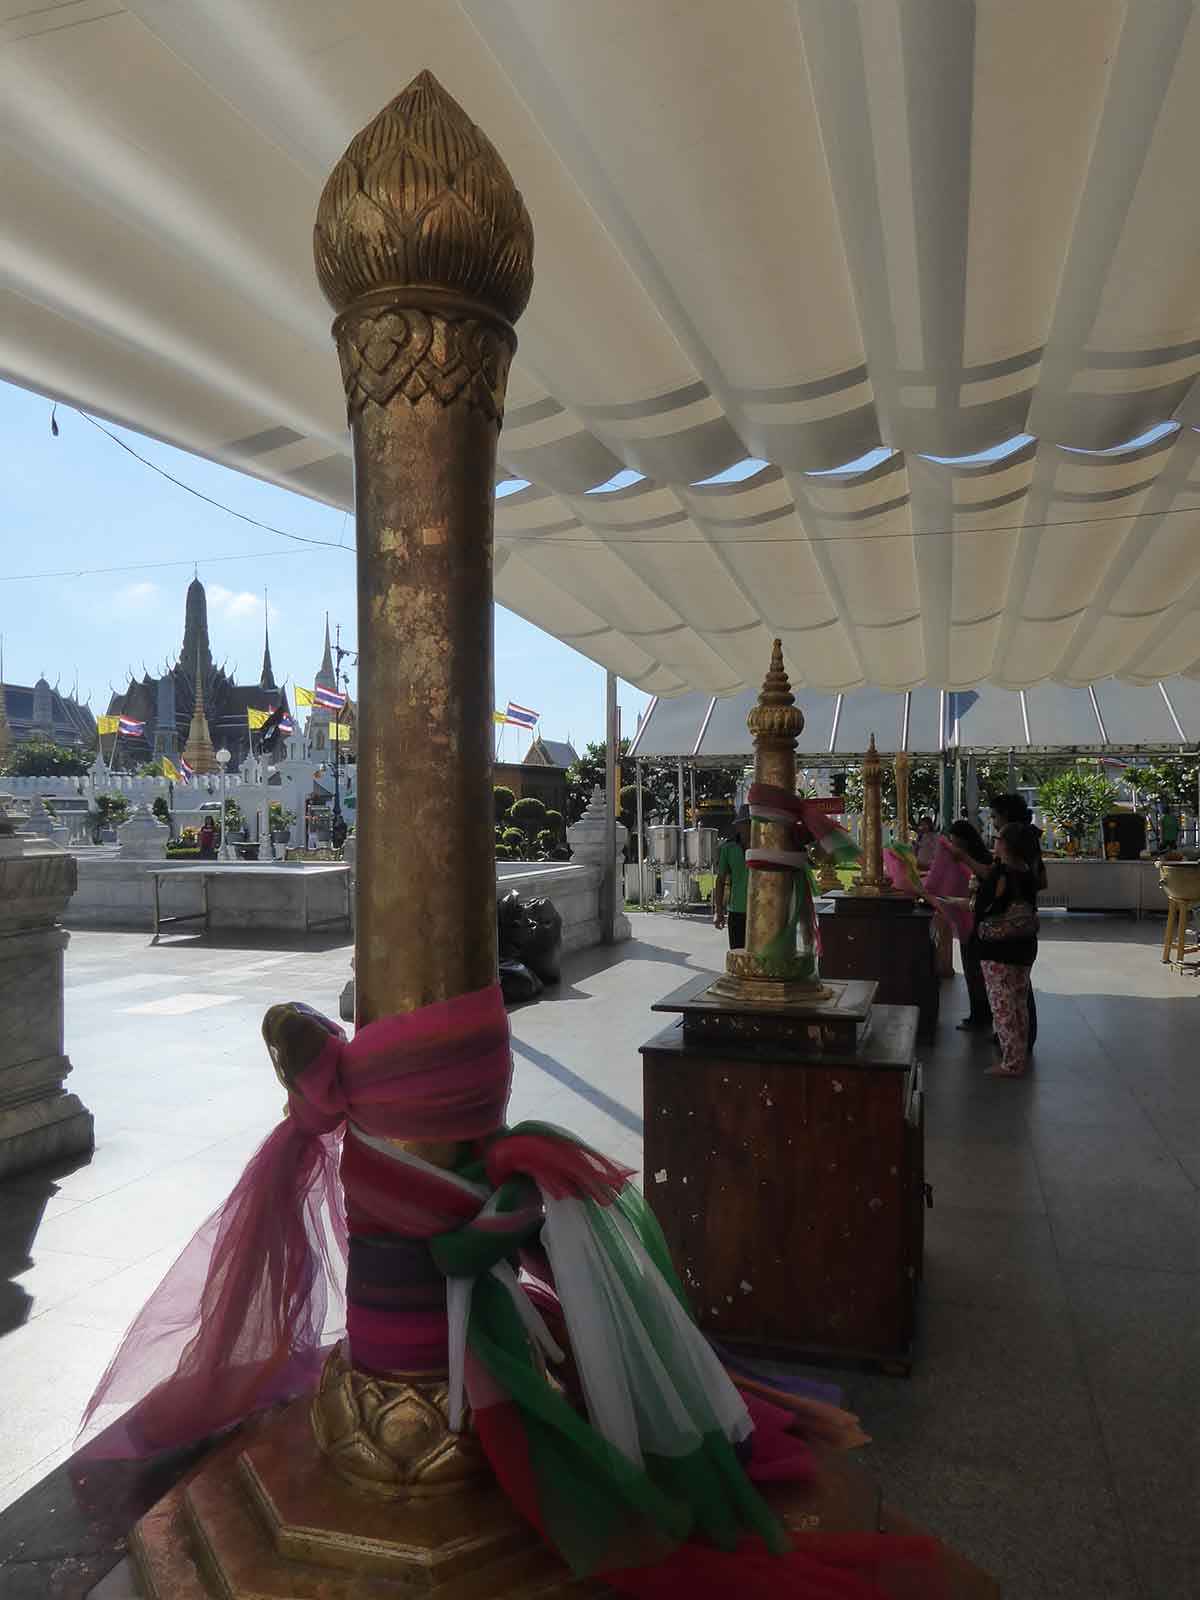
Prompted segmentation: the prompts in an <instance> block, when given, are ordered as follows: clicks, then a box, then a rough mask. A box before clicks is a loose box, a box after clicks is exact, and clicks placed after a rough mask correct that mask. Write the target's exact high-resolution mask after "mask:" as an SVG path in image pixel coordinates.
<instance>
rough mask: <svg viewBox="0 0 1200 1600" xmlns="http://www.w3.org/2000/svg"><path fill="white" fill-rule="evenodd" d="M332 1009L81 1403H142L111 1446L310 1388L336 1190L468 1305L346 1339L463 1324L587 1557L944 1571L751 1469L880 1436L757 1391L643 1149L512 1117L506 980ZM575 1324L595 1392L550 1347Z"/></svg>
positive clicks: (504, 1427)
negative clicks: (772, 1498) (434, 1153)
mask: <svg viewBox="0 0 1200 1600" xmlns="http://www.w3.org/2000/svg"><path fill="white" fill-rule="evenodd" d="M289 1009H294V1008H289ZM314 1015H315V1014H312V1013H309V1017H310V1019H311V1018H312V1017H313V1016H314ZM317 1020H318V1021H319V1023H320V1026H321V1027H322V1028H323V1029H324V1030H325V1033H326V1035H327V1037H326V1040H325V1042H324V1044H323V1045H322V1047H321V1048H320V1049H319V1051H318V1052H317V1053H316V1055H315V1056H314V1057H313V1059H311V1060H310V1061H309V1062H308V1063H307V1064H306V1065H304V1066H303V1067H302V1069H301V1070H299V1071H298V1072H297V1073H296V1075H295V1076H294V1078H291V1079H290V1080H289V1093H288V1105H289V1113H290V1114H289V1115H288V1116H287V1117H286V1118H285V1120H284V1121H283V1122H282V1123H281V1124H280V1125H279V1127H277V1128H276V1129H275V1130H274V1132H273V1133H271V1134H270V1135H269V1137H268V1138H267V1139H266V1141H265V1142H264V1143H263V1145H262V1146H261V1147H260V1149H259V1150H258V1152H257V1153H256V1154H255V1155H254V1156H253V1157H252V1159H251V1161H250V1163H249V1165H248V1166H247V1168H246V1171H245V1173H244V1174H243V1176H242V1178H241V1179H240V1181H239V1182H238V1184H237V1186H236V1187H235V1189H234V1191H233V1193H232V1195H231V1196H230V1198H229V1200H228V1201H227V1202H226V1203H225V1205H224V1206H222V1207H221V1208H220V1210H219V1211H217V1212H216V1213H215V1214H214V1216H213V1217H211V1218H210V1219H209V1221H208V1222H207V1223H206V1224H205V1225H204V1227H203V1228H201V1230H200V1231H199V1233H198V1234H197V1236H196V1238H195V1239H194V1240H193V1241H192V1243H191V1244H190V1245H189V1246H188V1247H187V1249H186V1250H185V1251H184V1253H183V1255H182V1256H181V1257H180V1259H179V1261H178V1262H177V1263H176V1264H175V1266H174V1267H173V1268H172V1269H171V1271H170V1272H169V1273H168V1274H167V1276H166V1278H165V1279H164V1280H163V1283H162V1284H161V1286H160V1287H159V1289H158V1290H157V1291H156V1292H155V1294H154V1295H153V1296H152V1297H151V1299H150V1301H149V1302H148V1304H147V1305H146V1307H145V1308H144V1309H143V1311H142V1312H141V1314H140V1315H139V1317H138V1318H137V1320H136V1321H135V1323H134V1324H133V1326H132V1328H131V1329H130V1331H129V1333H128V1335H127V1336H126V1339H125V1341H124V1343H123V1344H122V1346H121V1348H120V1350H119V1351H118V1353H117V1355H116V1357H115V1358H114V1360H113V1362H112V1364H111V1365H110V1367H109V1369H108V1371H107V1372H106V1374H105V1376H104V1378H103V1379H102V1380H101V1383H100V1386H99V1388H98V1389H97V1391H96V1393H95V1395H94V1396H93V1397H92V1400H91V1403H90V1405H89V1407H88V1413H87V1417H88V1418H91V1417H92V1416H94V1415H95V1414H96V1413H97V1412H98V1410H99V1408H101V1407H103V1406H108V1405H115V1404H119V1403H122V1402H125V1403H128V1402H130V1401H134V1402H135V1403H134V1404H133V1406H132V1408H131V1409H130V1410H129V1411H128V1412H127V1413H126V1414H125V1416H124V1417H122V1418H121V1420H120V1422H119V1423H118V1424H117V1425H116V1426H115V1427H114V1428H110V1429H109V1430H108V1432H107V1433H106V1435H105V1436H104V1437H103V1441H102V1443H101V1444H100V1446H99V1447H98V1448H97V1447H96V1445H93V1446H92V1447H90V1448H91V1449H92V1450H93V1453H95V1454H107V1455H114V1454H116V1455H145V1454H149V1453H152V1452H153V1451H155V1450H159V1449H163V1448H166V1447H168V1446H171V1445H178V1444H182V1443H185V1442H188V1441H189V1440H193V1439H198V1438H201V1437H204V1436H206V1435H208V1434H211V1433H212V1432H214V1431H216V1430H218V1429H220V1428H222V1427H226V1426H228V1425H230V1424H232V1423H234V1422H237V1421H239V1420H241V1419H242V1418H244V1417H246V1416H248V1415H249V1414H251V1413H252V1412H253V1411H255V1410H258V1409H261V1408H262V1407H264V1406H266V1405H269V1404H271V1403H273V1402H274V1401H277V1400H281V1399H287V1398H291V1397H293V1396H295V1395H296V1394H299V1393H301V1392H303V1391H304V1390H305V1389H306V1388H308V1387H310V1386H311V1384H312V1383H313V1382H314V1380H315V1378H316V1376H317V1372H318V1369H319V1366H320V1363H321V1360H322V1358H323V1357H324V1355H325V1354H326V1353H327V1351H328V1349H329V1348H331V1343H330V1341H329V1339H328V1337H327V1335H326V1330H325V1324H326V1314H327V1311H328V1309H329V1307H330V1305H331V1303H332V1301H333V1298H334V1297H335V1296H337V1295H338V1294H340V1282H341V1273H340V1270H339V1268H340V1265H341V1263H342V1262H344V1259H345V1256H346V1252H347V1228H346V1221H345V1212H344V1210H343V1204H344V1206H345V1208H346V1210H348V1212H349V1222H350V1233H351V1234H352V1235H353V1237H354V1238H356V1239H357V1238H360V1237H364V1238H367V1239H369V1238H370V1237H371V1235H372V1234H376V1235H379V1236H380V1237H386V1238H390V1239H393V1240H401V1241H403V1240H406V1239H407V1240H423V1241H427V1244H428V1249H429V1251H430V1252H431V1253H432V1257H433V1260H434V1262H435V1263H436V1264H437V1267H438V1268H439V1270H440V1271H441V1272H442V1273H443V1274H444V1275H445V1279H446V1285H447V1302H448V1307H449V1315H448V1319H447V1317H446V1315H445V1314H444V1313H443V1314H442V1315H441V1321H440V1323H439V1322H438V1319H437V1318H436V1317H432V1318H431V1316H430V1315H429V1313H427V1312H426V1313H422V1314H421V1315H420V1316H417V1317H415V1318H414V1319H412V1323H411V1326H409V1325H408V1324H406V1322H405V1318H404V1316H403V1315H401V1316H400V1317H399V1318H398V1319H397V1318H393V1320H392V1321H391V1322H389V1321H388V1318H387V1317H386V1316H383V1317H382V1318H380V1317H377V1316H376V1314H375V1313H374V1312H373V1311H372V1309H371V1308H370V1307H369V1306H366V1307H364V1308H362V1322H361V1326H360V1328H359V1329H358V1331H357V1332H356V1329H355V1323H354V1316H353V1314H352V1315H351V1318H350V1340H351V1354H352V1358H353V1359H354V1360H355V1361H356V1362H359V1361H360V1360H361V1353H360V1352H361V1349H364V1348H365V1349H368V1350H370V1349H371V1347H372V1340H373V1339H374V1340H377V1341H378V1342H379V1347H380V1349H381V1350H382V1349H385V1348H386V1349H388V1350H389V1351H391V1352H393V1360H392V1361H390V1362H389V1364H388V1369H387V1370H398V1369H399V1368H400V1362H398V1361H396V1360H395V1359H394V1351H395V1344H394V1339H395V1336H396V1328H397V1327H400V1328H401V1330H402V1336H407V1337H411V1339H412V1340H413V1341H414V1345H415V1346H419V1347H421V1348H422V1349H424V1350H426V1352H427V1354H428V1355H429V1356H430V1357H434V1358H436V1356H437V1354H438V1349H439V1337H440V1340H441V1344H440V1353H441V1359H442V1366H443V1370H445V1358H446V1353H447V1340H448V1356H449V1367H450V1372H451V1389H452V1394H453V1397H454V1399H453V1404H454V1408H455V1412H456V1420H461V1414H462V1411H463V1407H464V1404H465V1403H469V1404H470V1407H471V1411H472V1420H473V1425H474V1427H475V1428H476V1430H477V1432H478V1434H479V1437H480V1440H481V1442H482V1444H483V1446H484V1449H485V1450H486V1452H487V1454H488V1456H489V1459H490V1461H491V1464H492V1467H493V1469H494V1471H495V1473H496V1476H497V1478H498V1479H499V1481H500V1483H501V1485H502V1486H503V1487H504V1489H505V1490H506V1492H507V1493H508V1495H509V1496H510V1498H511V1499H512V1501H513V1503H514V1505H515V1506H516V1507H517V1508H518V1509H519V1510H520V1511H521V1512H522V1513H523V1514H524V1515H525V1516H526V1517H527V1518H528V1519H529V1520H530V1521H531V1522H532V1523H533V1524H534V1526H536V1527H537V1528H538V1529H539V1531H541V1532H542V1533H543V1535H544V1536H545V1537H546V1538H547V1539H548V1540H549V1541H550V1543H552V1544H553V1545H554V1546H555V1547H556V1548H557V1549H558V1550H559V1551H560V1553H561V1554H562V1555H563V1556H564V1558H565V1559H566V1560H567V1561H568V1563H569V1564H570V1565H571V1567H572V1569H573V1570H574V1571H575V1572H576V1573H577V1574H579V1575H586V1574H591V1573H596V1572H602V1573H603V1574H604V1576H605V1579H606V1581H607V1582H608V1583H610V1584H611V1585H612V1586H613V1587H615V1588H617V1589H618V1590H620V1591H621V1592H624V1593H628V1594H632V1595H635V1596H646V1597H649V1596H668V1595H672V1596H673V1595H680V1596H682V1595H684V1594H686V1595H687V1596H688V1597H689V1600H697V1597H698V1596H703V1595H706V1594H712V1595H716V1594H718V1593H720V1594H722V1595H728V1594H730V1593H732V1592H735V1591H736V1590H739V1589H740V1590H741V1591H742V1593H743V1594H744V1595H747V1596H751V1597H754V1596H762V1597H764V1600H765V1597H766V1596H768V1595H770V1596H775V1595H779V1594H783V1595H788V1594H795V1595H801V1596H806V1597H810V1600H823V1597H825V1596H834V1595H837V1596H839V1597H843V1600H879V1597H882V1596H884V1595H886V1594H893V1593H895V1592H896V1591H895V1590H894V1589H893V1588H892V1587H891V1578H892V1577H897V1576H900V1575H905V1574H907V1576H908V1577H909V1578H911V1576H912V1569H913V1568H914V1567H915V1568H916V1569H918V1570H919V1571H920V1572H921V1573H922V1575H923V1576H922V1579H921V1582H922V1584H923V1587H922V1588H921V1590H920V1592H921V1593H922V1594H923V1595H928V1594H929V1593H930V1592H931V1590H930V1588H929V1586H928V1582H927V1581H926V1580H927V1579H932V1580H933V1581H934V1582H936V1581H937V1579H938V1574H939V1573H940V1567H939V1564H938V1560H937V1556H936V1548H937V1547H936V1545H935V1544H934V1542H933V1541H930V1540H922V1539H917V1540H909V1539H901V1538H896V1537H890V1536H877V1535H865V1536H861V1537H859V1538H858V1539H857V1541H856V1540H855V1539H851V1540H850V1542H847V1541H846V1540H845V1539H838V1540H834V1541H833V1542H832V1544H830V1543H828V1542H826V1543H821V1542H820V1541H814V1540H812V1539H811V1538H805V1539H804V1540H803V1541H802V1542H801V1546H800V1547H799V1548H792V1546H791V1543H790V1541H789V1539H788V1537H787V1535H786V1533H785V1532H784V1530H783V1529H782V1527H781V1526H780V1525H779V1523H778V1522H777V1521H776V1519H775V1517H774V1516H773V1515H772V1513H771V1511H770V1510H769V1508H768V1507H767V1505H766V1504H765V1502H764V1501H763V1500H762V1499H761V1498H760V1497H759V1495H758V1493H757V1492H756V1490H755V1489H754V1487H753V1484H752V1482H751V1479H752V1478H753V1477H758V1478H764V1477H793V1478H794V1477H797V1476H799V1477H803V1476H805V1475H806V1474H809V1473H811V1471H812V1459H811V1457H810V1455H809V1454H808V1452H807V1451H806V1450H805V1448H804V1446H803V1444H801V1443H800V1441H799V1440H798V1439H797V1438H796V1437H795V1436H794V1434H793V1433H792V1432H790V1429H791V1427H792V1425H793V1424H795V1423H796V1421H797V1418H798V1417H799V1418H801V1419H802V1420H804V1421H805V1422H806V1423H807V1424H808V1425H809V1427H810V1431H816V1432H818V1433H821V1432H822V1431H824V1433H825V1435H826V1436H827V1437H830V1436H831V1437H833V1438H834V1439H837V1440H839V1442H842V1443H847V1442H854V1440H855V1439H856V1438H858V1437H861V1435H857V1433H856V1425H855V1419H853V1418H850V1417H848V1416H847V1415H846V1414H845V1413H843V1412H839V1411H837V1410H836V1408H835V1407H832V1406H830V1405H829V1404H827V1403H823V1402H821V1401H819V1400H813V1399H812V1398H808V1397H805V1396H804V1395H803V1394H801V1395H800V1396H799V1397H790V1396H788V1395H786V1394H784V1393H782V1392H780V1391H779V1390H778V1389H770V1390H767V1391H765V1392H766V1393H767V1394H769V1398H770V1402H771V1403H764V1401H763V1400H762V1399H760V1398H757V1396H759V1395H762V1394H763V1393H764V1387H763V1385H762V1384H761V1383H754V1382H753V1381H751V1382H750V1383H749V1384H748V1385H747V1387H748V1388H749V1389H751V1390H752V1391H754V1394H753V1395H752V1396H748V1395H743V1394H742V1393H740V1392H739V1390H738V1389H737V1388H735V1386H734V1384H733V1383H732V1382H731V1380H730V1378H729V1376H728V1374H727V1373H726V1371H725V1369H724V1368H723V1366H722V1365H721V1362H720V1361H719V1359H718V1357H717V1355H716V1353H715V1352H714V1350H713V1349H712V1347H711V1346H710V1345H709V1344H708V1342H707V1341H706V1340H705V1339H704V1338H703V1336H702V1335H701V1334H700V1332H699V1330H698V1328H697V1327H696V1325H695V1323H694V1321H693V1320H692V1318H691V1315H690V1313H689V1311H688V1309H687V1306H686V1304H685V1301H684V1296H683V1292H682V1289H681V1287H680V1285H679V1283H678V1281H677V1279H676V1278H675V1275H674V1272H673V1269H672V1267H671V1263H670V1259H669V1255H668V1252H667V1249H666V1245H665V1242H664V1240H663V1238H662V1234H661V1232H660V1230H659V1229H658V1226H657V1224H656V1223H655V1222H654V1219H653V1217H652V1216H651V1215H650V1213H649V1211H648V1209H647V1207H646V1206H645V1203H644V1201H643V1200H642V1199H641V1196H640V1195H639V1194H638V1193H637V1191H636V1190H635V1189H633V1187H632V1186H631V1185H630V1183H629V1181H628V1180H629V1177H630V1173H629V1171H628V1170H627V1169H626V1168H623V1167H620V1166H618V1165H617V1164H616V1163H614V1162H612V1161H609V1160H608V1159H607V1158H606V1157H604V1156H602V1155H600V1154H599V1153H598V1152H596V1151H594V1150H591V1149H589V1148H588V1147H587V1146H586V1145H583V1144H582V1143H580V1142H579V1141H578V1140H575V1139H573V1138H572V1136H571V1135H570V1134H568V1133H565V1132H564V1131H563V1130H562V1129H558V1128H554V1127H552V1126H550V1125H548V1124H541V1123H525V1124H521V1125H519V1126H518V1127H516V1128H511V1129H510V1128H506V1127H504V1126H503V1113H504V1108H505V1105H506V1103H507V1098H508V1090H509V1082H510V1077H511V1070H512V1068H511V1054H510V1051H509V1041H508V1022H507V1017H506V1015H505V1012H504V1006H503V1000H502V998H501V995H500V990H499V988H498V987H492V988H489V989H486V990H482V991H480V992H479V993H477V994H473V995H466V996H463V997H461V998H460V999H457V1000H453V1001H449V1002H446V1003H443V1004H439V1005H436V1006H430V1007H426V1008H425V1009H423V1010H421V1011H417V1012H413V1013H410V1014H408V1015H405V1016H401V1017H390V1018H386V1019H384V1020H382V1021H380V1022H376V1023H372V1024H369V1025H368V1026H366V1027H364V1028H362V1029H360V1030H359V1032H358V1034H357V1035H356V1037H355V1039H354V1040H353V1041H352V1042H347V1041H346V1039H345V1036H344V1035H343V1033H342V1031H341V1029H339V1028H338V1027H337V1026H336V1025H335V1024H333V1023H330V1022H327V1021H326V1020H325V1019H324V1018H320V1019H317ZM343 1133H344V1138H345V1148H344V1153H343V1156H342V1173H341V1177H342V1181H343V1182H344V1185H345V1195H344V1200H343V1194H342V1190H341V1185H340V1184H339V1180H338V1173H337V1163H336V1158H337V1155H338V1152H339V1147H340V1144H341V1140H342V1136H343ZM399 1140H404V1141H413V1140H418V1141H419V1140H450V1141H461V1143H462V1146H463V1154H462V1159H461V1160H460V1161H459V1163H458V1165H457V1166H456V1167H455V1168H454V1169H453V1170H446V1169H443V1168H441V1167H437V1166H434V1165H432V1164H431V1163H429V1162H427V1161H425V1160H423V1159H421V1158H420V1157H419V1156H418V1155H416V1154H414V1153H413V1151H412V1150H411V1149H407V1148H404V1147H403V1146H402V1145H401V1144H400V1143H398V1142H397V1141H399ZM543 1312H544V1313H545V1315H544V1316H543V1314H542V1313H543ZM352 1313H353V1294H352ZM548 1321H552V1322H554V1323H555V1324H556V1328H557V1329H558V1330H561V1331H559V1332H557V1333H552V1332H551V1330H550V1328H549V1326H548ZM377 1322H378V1324H379V1325H378V1327H377V1326H376V1323H377ZM405 1327H408V1334H407V1335H404V1334H403V1329H404V1328H405ZM389 1340H391V1341H393V1342H392V1343H390V1344H389V1343H388V1341H389ZM566 1340H569V1343H570V1348H571V1353H572V1356H573V1359H574V1364H575V1369H576V1371H577V1373H578V1386H579V1393H578V1395H577V1396H575V1397H572V1396H570V1395H568V1394H565V1393H564V1392H563V1390H562V1389H561V1387H560V1386H557V1385H553V1384H551V1383H549V1382H548V1381H547V1379H546V1375H545V1370H544V1361H545V1358H546V1357H549V1358H550V1360H552V1361H555V1360H558V1359H560V1358H561V1356H562V1354H563V1349H562V1343H563V1342H564V1341H566ZM422 1341H424V1344H422ZM366 1365H367V1366H368V1367H369V1366H370V1363H369V1362H368V1363H366ZM85 1420H86V1419H85ZM697 1541H702V1542H697ZM714 1547H715V1548H714ZM768 1552H770V1555H769V1556H768ZM718 1580H719V1584H718ZM714 1585H718V1586H716V1587H714Z"/></svg>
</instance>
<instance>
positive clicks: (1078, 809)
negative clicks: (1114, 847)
mask: <svg viewBox="0 0 1200 1600" xmlns="http://www.w3.org/2000/svg"><path fill="white" fill-rule="evenodd" d="M1116 794H1117V792H1116V790H1115V789H1114V788H1113V786H1112V784H1111V783H1109V781H1108V779H1107V778H1105V777H1103V776H1101V774H1100V773H1098V772H1085V771H1082V770H1081V769H1079V768H1078V767H1076V768H1071V769H1069V770H1067V771H1066V772H1059V773H1056V774H1055V775H1054V777H1052V778H1048V779H1047V780H1046V782H1045V783H1043V784H1042V785H1041V787H1040V788H1039V789H1038V805H1039V806H1041V808H1042V810H1043V811H1044V812H1045V813H1046V815H1047V817H1049V819H1050V821H1051V822H1052V823H1053V824H1054V826H1055V828H1057V829H1058V830H1059V832H1061V833H1063V834H1064V835H1065V836H1066V851H1067V854H1068V855H1071V856H1075V855H1079V854H1081V853H1082V851H1083V850H1084V848H1085V847H1086V845H1087V842H1088V840H1089V839H1090V838H1091V836H1092V835H1093V834H1094V833H1095V832H1096V830H1097V829H1098V828H1099V827H1100V824H1101V822H1102V820H1103V818H1104V817H1105V815H1106V814H1107V813H1108V812H1109V811H1111V810H1112V807H1113V802H1114V801H1115V800H1116Z"/></svg>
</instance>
